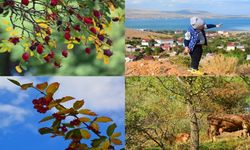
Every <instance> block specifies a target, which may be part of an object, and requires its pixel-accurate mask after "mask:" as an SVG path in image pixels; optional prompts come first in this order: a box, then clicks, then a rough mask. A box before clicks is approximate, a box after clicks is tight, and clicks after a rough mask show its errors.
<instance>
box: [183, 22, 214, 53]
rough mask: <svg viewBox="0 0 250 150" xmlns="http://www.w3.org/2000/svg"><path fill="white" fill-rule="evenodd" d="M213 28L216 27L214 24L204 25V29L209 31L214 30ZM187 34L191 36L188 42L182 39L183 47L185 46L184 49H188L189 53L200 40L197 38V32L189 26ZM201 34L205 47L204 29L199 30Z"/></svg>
mask: <svg viewBox="0 0 250 150" xmlns="http://www.w3.org/2000/svg"><path fill="white" fill-rule="evenodd" d="M215 27H216V25H214V24H206V25H205V29H210V28H215ZM187 32H190V35H191V36H190V39H189V40H187V39H186V38H184V45H185V47H188V48H189V49H190V52H193V50H194V47H195V45H196V44H197V43H199V42H200V39H199V36H198V34H199V31H198V30H196V29H194V28H193V27H192V26H190V27H189V28H188V31H187ZM201 32H202V34H203V36H204V38H205V44H204V45H207V37H206V32H205V30H204V29H203V30H201Z"/></svg>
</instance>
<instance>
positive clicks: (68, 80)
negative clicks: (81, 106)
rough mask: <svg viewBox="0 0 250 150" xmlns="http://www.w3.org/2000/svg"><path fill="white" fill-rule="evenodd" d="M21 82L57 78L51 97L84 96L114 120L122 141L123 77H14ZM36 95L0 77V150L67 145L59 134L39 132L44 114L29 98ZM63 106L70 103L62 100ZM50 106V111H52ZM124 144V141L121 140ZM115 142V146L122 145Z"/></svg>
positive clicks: (58, 149) (93, 107)
mask: <svg viewBox="0 0 250 150" xmlns="http://www.w3.org/2000/svg"><path fill="white" fill-rule="evenodd" d="M14 79H18V80H19V81H20V82H21V83H29V82H34V83H41V82H44V81H48V82H49V83H51V82H59V83H60V85H61V86H60V88H59V90H58V92H57V93H56V94H55V98H61V97H63V96H73V97H75V98H76V99H84V100H85V107H86V108H88V109H91V110H92V111H94V112H96V113H97V114H98V115H99V116H109V117H111V118H112V119H113V120H114V122H115V123H116V124H117V126H118V128H117V129H116V131H117V132H121V133H122V140H123V141H125V127H124V125H125V123H124V120H125V119H124V117H125V112H124V111H125V96H124V92H125V90H124V87H125V86H124V78H123V77H52V78H48V77H25V78H24V77H18V78H14ZM39 96H40V95H39V94H38V93H37V92H36V91H34V90H28V91H21V90H20V89H19V88H18V87H17V86H15V85H14V84H12V83H10V82H9V81H7V78H6V77H0V120H1V121H0V146H1V148H0V149H1V150H14V149H18V150H44V149H55V150H63V149H65V148H66V146H67V145H68V143H67V142H65V141H64V139H62V138H61V137H56V138H50V137H49V135H43V136H42V135H40V134H39V133H38V131H37V130H38V129H39V128H40V127H45V126H46V125H47V124H46V123H38V121H39V120H40V119H42V118H43V117H44V114H39V113H37V112H36V111H35V110H34V109H33V104H32V103H31V100H32V99H34V98H38V97H39ZM65 106H72V103H66V104H65ZM53 111H54V110H51V112H50V113H53ZM123 144H124V142H123ZM122 147H124V145H123V146H119V147H117V148H122Z"/></svg>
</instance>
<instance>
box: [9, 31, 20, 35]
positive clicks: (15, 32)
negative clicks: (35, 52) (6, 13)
mask: <svg viewBox="0 0 250 150" xmlns="http://www.w3.org/2000/svg"><path fill="white" fill-rule="evenodd" d="M17 34H18V32H17V31H16V30H13V31H11V32H10V36H16V35H17Z"/></svg>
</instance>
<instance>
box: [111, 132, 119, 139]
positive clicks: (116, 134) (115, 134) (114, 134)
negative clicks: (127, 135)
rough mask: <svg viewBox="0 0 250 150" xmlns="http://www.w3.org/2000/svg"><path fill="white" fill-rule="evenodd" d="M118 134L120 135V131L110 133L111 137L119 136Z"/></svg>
mask: <svg viewBox="0 0 250 150" xmlns="http://www.w3.org/2000/svg"><path fill="white" fill-rule="evenodd" d="M119 136H121V133H120V132H116V133H113V134H112V135H111V138H116V137H119Z"/></svg>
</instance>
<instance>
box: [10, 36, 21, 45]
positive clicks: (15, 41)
mask: <svg viewBox="0 0 250 150" xmlns="http://www.w3.org/2000/svg"><path fill="white" fill-rule="evenodd" d="M9 41H10V42H11V43H13V44H14V45H16V44H17V43H19V42H20V39H19V37H10V38H9Z"/></svg>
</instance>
